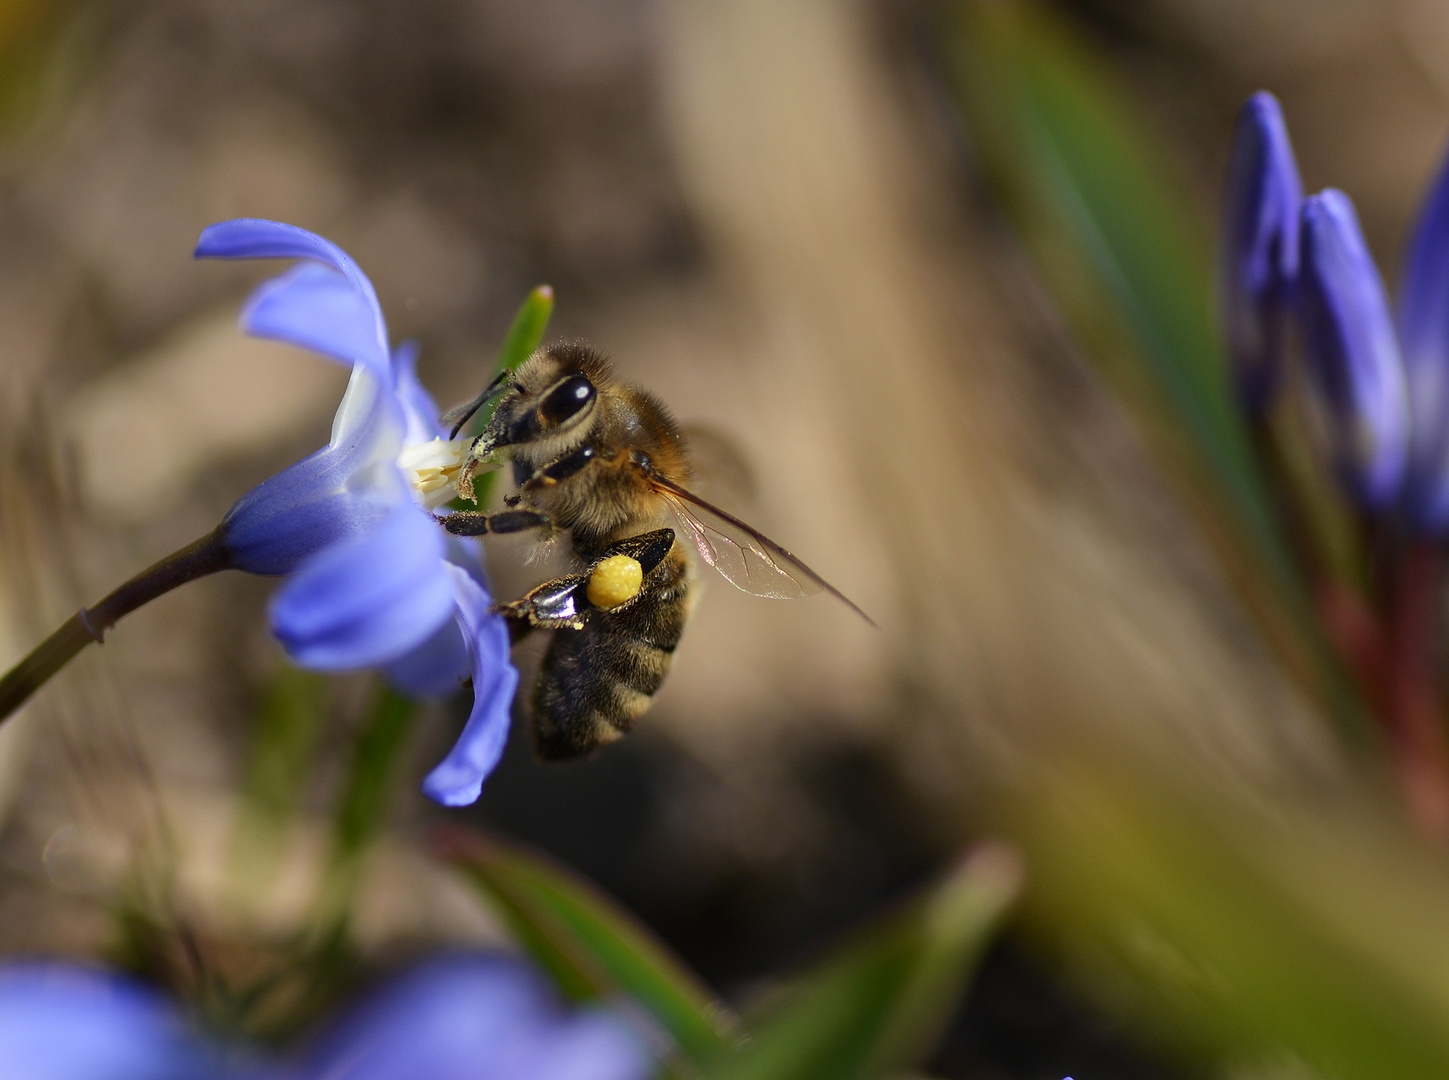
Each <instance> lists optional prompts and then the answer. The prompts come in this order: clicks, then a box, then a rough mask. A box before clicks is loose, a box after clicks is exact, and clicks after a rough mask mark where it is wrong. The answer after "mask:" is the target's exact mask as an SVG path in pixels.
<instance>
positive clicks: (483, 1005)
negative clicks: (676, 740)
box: [0, 953, 651, 1080]
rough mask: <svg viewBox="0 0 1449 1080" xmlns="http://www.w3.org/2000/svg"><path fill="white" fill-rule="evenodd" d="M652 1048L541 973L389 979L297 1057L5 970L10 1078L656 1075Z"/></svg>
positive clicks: (486, 965)
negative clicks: (265, 1053)
mask: <svg viewBox="0 0 1449 1080" xmlns="http://www.w3.org/2000/svg"><path fill="white" fill-rule="evenodd" d="M650 1071H651V1063H650V1057H649V1053H648V1051H647V1048H646V1047H645V1046H644V1045H643V1044H642V1043H641V1041H640V1040H639V1039H638V1038H637V1037H636V1036H635V1035H634V1034H633V1033H632V1032H630V1031H629V1029H627V1028H626V1027H624V1026H623V1025H622V1024H621V1023H620V1022H619V1021H618V1020H616V1019H615V1018H614V1017H613V1016H612V1015H611V1014H609V1013H608V1012H606V1011H604V1010H603V1009H601V1008H597V1007H595V1008H585V1009H581V1010H569V1009H566V1008H564V1007H563V1006H562V1005H561V1004H560V1003H559V1002H558V1001H557V999H556V997H555V995H554V993H553V991H552V989H551V988H550V987H549V986H548V984H547V983H545V982H544V981H543V980H542V979H541V978H540V977H539V975H538V974H537V973H536V972H535V971H534V970H533V969H532V968H530V967H528V966H526V965H525V964H524V963H522V962H521V961H519V960H516V959H514V958H511V957H506V956H502V955H486V954H476V953H474V954H457V955H453V956H445V957H442V958H439V959H436V960H433V961H431V962H429V963H426V964H424V965H422V966H421V967H418V968H415V969H413V970H412V971H410V972H407V973H405V974H404V975H402V976H401V977H400V978H398V979H397V980H395V981H393V982H391V983H389V984H387V985H385V986H384V987H382V988H381V989H380V990H378V991H377V992H376V993H374V994H373V995H372V996H371V997H370V998H369V999H368V1000H366V1001H365V1002H364V1003H363V1004H362V1005H361V1006H360V1007H358V1008H356V1009H354V1010H352V1011H351V1012H349V1013H347V1014H345V1015H344V1016H343V1017H342V1018H341V1019H340V1020H339V1021H337V1022H336V1023H335V1024H334V1025H333V1026H332V1027H331V1029H330V1030H329V1031H327V1032H325V1033H324V1034H323V1035H322V1036H321V1037H320V1038H319V1039H317V1040H316V1041H315V1042H314V1044H313V1045H312V1046H311V1047H310V1048H309V1049H308V1050H306V1051H304V1052H303V1053H302V1054H301V1055H299V1056H298V1057H297V1058H296V1059H294V1060H292V1061H290V1062H286V1063H278V1062H269V1061H267V1060H265V1059H263V1058H262V1057H261V1056H260V1054H259V1053H257V1052H255V1051H248V1050H246V1048H243V1047H240V1046H237V1045H231V1046H227V1047H221V1046H219V1045H217V1044H215V1043H210V1042H207V1041H206V1040H204V1039H202V1038H201V1037H200V1036H199V1035H198V1034H197V1033H196V1032H195V1031H194V1030H193V1029H192V1028H191V1027H190V1026H189V1025H188V1024H187V1023H186V1022H185V1021H184V1019H183V1018H182V1016H181V1014H180V1012H179V1010H178V1009H176V1007H175V1006H174V1005H172V1004H171V1003H170V1002H168V1001H167V1000H166V999H165V998H163V997H161V996H160V995H159V994H157V993H155V992H154V991H151V990H149V989H147V988H145V987H143V986H141V985H140V984H138V983H135V982H132V981H131V980H129V979H125V978H122V977H120V976H117V975H112V974H107V973H103V972H99V971H94V970H91V969H88V968H82V967H77V966H73V965H67V964H59V963H56V964H24V965H17V966H14V967H10V968H0V1073H3V1075H4V1076H6V1077H11V1076H14V1077H16V1078H24V1080H226V1078H234V1080H242V1078H246V1080H413V1078H414V1077H428V1078H429V1080H494V1078H498V1080H504V1078H507V1080H643V1078H644V1077H645V1076H647V1075H649V1073H650Z"/></svg>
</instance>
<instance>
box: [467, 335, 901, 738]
mask: <svg viewBox="0 0 1449 1080" xmlns="http://www.w3.org/2000/svg"><path fill="white" fill-rule="evenodd" d="M493 399H497V401H498V405H497V408H496V410H495V411H494V413H493V415H492V417H491V418H490V419H489V420H488V423H487V424H486V426H485V427H484V429H483V432H482V433H481V434H480V435H479V436H478V437H477V439H475V440H474V442H473V444H472V446H471V448H470V452H469V455H468V459H467V461H466V463H465V464H464V466H463V469H462V471H461V474H460V477H459V484H458V489H459V493H460V495H462V496H463V497H464V498H465V499H470V500H471V499H472V497H473V477H474V475H475V473H476V472H477V470H478V469H480V468H482V467H483V466H486V465H493V464H504V463H508V462H511V463H512V466H513V477H514V480H515V482H516V484H517V492H516V493H515V494H513V495H510V496H509V497H508V498H507V499H506V500H505V503H506V504H507V506H508V509H506V510H502V511H499V512H496V513H484V512H478V511H458V512H455V513H453V514H450V515H447V516H445V517H443V518H441V519H440V521H441V522H442V524H443V526H444V528H446V529H447V530H448V531H449V532H450V533H453V534H454V535H457V536H479V535H482V534H484V533H515V532H523V531H527V530H532V529H537V530H540V531H541V532H542V533H543V534H544V538H545V539H546V538H547V537H548V536H549V535H550V534H551V535H554V536H561V535H563V534H567V535H568V537H569V540H570V543H571V546H572V550H573V555H574V557H575V559H576V562H577V565H578V567H579V571H578V572H577V573H573V574H569V575H567V576H564V577H560V578H556V579H554V580H552V581H546V582H544V583H543V584H542V585H539V586H538V587H537V588H535V589H533V590H532V591H530V592H529V593H528V594H527V595H526V596H524V597H523V598H522V599H521V600H516V601H513V602H512V603H506V604H501V605H499V607H498V610H499V612H500V613H501V614H503V615H504V616H505V617H506V618H508V619H509V620H510V626H511V627H512V629H513V640H514V641H515V642H517V641H518V640H519V639H520V638H522V637H523V636H525V635H526V634H528V633H529V632H530V631H532V630H535V629H544V630H553V631H556V633H555V634H554V638H553V641H552V642H551V643H550V645H549V648H548V651H547V653H546V654H545V656H544V659H543V665H542V667H541V669H540V671H539V675H538V682H537V684H536V685H535V687H534V691H533V725H532V730H533V741H534V748H535V751H536V753H537V754H538V756H539V757H540V758H542V759H544V760H558V759H564V758H571V757H577V756H579V755H581V754H586V753H588V752H590V751H592V750H594V749H596V748H598V747H600V746H602V745H604V744H606V743H610V742H613V741H614V740H615V739H617V738H619V737H620V736H621V735H623V734H625V733H626V732H627V731H628V730H629V729H630V727H631V726H632V725H633V723H634V721H635V720H636V719H638V717H639V716H640V715H641V714H642V713H643V712H644V711H645V710H646V709H648V708H649V705H650V703H651V701H652V699H653V696H654V694H655V692H656V691H657V690H658V689H659V687H660V685H661V684H662V683H663V682H664V677H665V675H666V674H668V672H669V665H670V660H671V659H672V657H673V654H674V649H675V647H676V646H677V645H678V644H679V639H680V636H681V635H682V634H683V632H684V627H685V624H686V623H687V622H688V621H689V616H690V613H691V610H692V608H693V606H694V600H695V597H696V590H695V587H694V585H695V582H694V570H693V566H692V563H691V560H690V558H689V557H688V555H687V553H686V550H685V545H684V544H680V543H677V542H676V541H677V539H678V532H677V531H676V529H675V528H672V527H670V525H669V524H668V522H670V521H671V520H672V523H673V524H674V525H675V526H678V530H679V531H682V532H683V533H684V535H685V536H687V537H688V538H689V540H690V541H692V543H693V546H694V547H695V549H696V550H697V551H698V553H699V556H700V557H701V558H702V559H703V560H704V561H705V562H706V563H708V564H709V565H710V566H713V567H714V568H715V569H716V570H718V571H719V572H720V573H721V574H723V575H724V577H725V578H726V579H728V580H729V581H730V582H731V583H733V584H734V585H736V586H737V587H738V588H740V589H742V590H744V591H745V592H747V593H752V594H754V595H756V596H770V597H799V596H807V595H810V594H813V593H819V592H822V591H823V592H828V593H830V594H831V595H832V596H835V597H837V598H838V599H840V600H842V601H844V602H845V603H846V604H848V605H849V606H850V608H851V609H852V610H854V611H855V612H857V613H858V614H860V615H861V617H862V618H865V619H866V621H868V622H869V621H870V617H869V616H867V615H866V614H865V613H864V612H863V611H861V610H860V608H858V607H856V605H855V604H854V603H852V602H851V601H850V600H848V599H846V597H845V596H844V595H842V594H841V593H840V591H839V590H837V589H836V588H834V587H833V586H832V585H830V584H828V583H827V582H826V581H825V580H824V579H823V578H821V577H820V575H819V574H817V573H815V571H813V570H811V569H810V568H809V567H808V566H806V565H805V564H804V563H803V562H801V561H800V560H799V559H798V558H796V557H795V556H794V555H792V554H790V552H788V551H786V550H785V549H784V548H782V547H781V546H780V545H779V544H776V543H775V542H774V541H773V540H770V539H768V538H767V537H765V536H764V535H762V534H761V533H760V532H759V531H758V530H756V529H753V528H751V527H750V526H749V525H747V524H745V523H744V522H743V521H741V520H739V519H738V518H736V517H733V516H732V515H730V514H727V513H725V512H724V511H723V510H720V509H719V508H717V507H715V506H711V505H710V504H709V503H707V502H705V501H704V500H703V499H701V498H699V497H698V496H696V495H694V494H692V493H691V492H690V491H689V488H688V487H687V486H686V485H688V484H689V483H690V482H691V479H692V473H691V468H690V459H689V449H688V446H687V445H686V442H685V439H684V437H683V436H682V435H681V433H680V431H679V428H678V426H677V425H676V424H675V422H674V420H673V418H672V417H671V416H670V415H669V412H668V410H667V409H666V408H665V407H664V405H663V404H661V403H660V402H659V401H658V400H657V399H656V398H655V397H653V395H651V394H649V393H646V392H645V391H643V390H641V389H639V388H637V387H634V386H630V385H627V384H625V383H621V382H618V381H617V380H615V379H614V377H613V375H612V373H611V370H610V364H609V361H608V360H607V359H606V358H605V357H604V356H602V355H601V354H600V353H598V352H597V351H595V350H594V349H592V348H590V347H589V346H587V345H583V344H578V343H568V344H561V345H554V346H551V347H549V348H547V349H540V350H539V351H538V352H536V353H534V354H533V355H532V356H531V357H529V358H528V359H527V360H526V361H524V363H523V364H522V365H521V366H520V367H519V368H518V370H517V371H516V372H505V373H504V374H502V375H500V376H499V377H498V378H497V379H496V380H494V382H493V383H492V384H491V385H489V386H488V387H487V388H486V389H485V390H484V391H483V393H482V394H480V395H479V396H478V397H477V398H475V399H474V400H472V401H470V402H468V403H467V404H465V405H461V406H459V407H458V408H456V409H454V410H452V411H451V412H449V413H448V414H447V415H446V416H445V417H444V421H445V423H447V424H451V425H453V433H452V436H451V437H456V436H457V432H458V431H459V430H460V429H461V428H462V426H463V425H464V424H465V423H467V421H468V420H469V418H471V417H472V416H473V415H474V413H476V412H477V411H478V410H479V409H480V408H482V407H483V406H484V405H485V404H486V403H487V402H488V401H490V400H493ZM872 625H874V624H872Z"/></svg>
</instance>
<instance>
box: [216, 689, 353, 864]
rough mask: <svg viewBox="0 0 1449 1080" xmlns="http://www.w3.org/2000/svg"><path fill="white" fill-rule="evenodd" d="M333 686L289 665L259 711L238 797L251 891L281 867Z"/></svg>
mask: <svg viewBox="0 0 1449 1080" xmlns="http://www.w3.org/2000/svg"><path fill="white" fill-rule="evenodd" d="M330 686H331V684H330V683H329V681H328V680H327V679H326V678H325V677H324V676H321V675H317V674H315V673H313V672H310V671H303V670H302V669H300V668H295V667H292V666H291V665H290V664H288V665H284V666H283V667H282V668H281V669H280V670H278V672H277V674H276V675H275V676H273V678H272V680H271V683H270V685H269V686H268V687H267V690H266V693H265V694H264V695H263V697H262V701H261V704H260V706H259V708H258V710H257V715H256V720H255V722H254V726H253V730H252V740H251V747H250V751H249V755H248V761H247V765H246V772H245V774H244V776H243V779H242V786H241V791H240V793H239V796H238V802H239V806H238V815H237V831H236V838H235V850H234V852H233V857H234V863H235V865H234V875H235V877H236V879H237V880H238V882H240V883H244V884H245V886H246V887H247V888H248V889H249V890H257V889H260V888H262V887H265V886H266V885H267V884H268V883H269V882H270V880H271V876H272V874H273V873H274V872H275V870H276V867H277V861H278V858H279V857H280V855H281V853H282V848H283V846H284V845H285V843H286V840H287V831H288V829H289V828H290V826H291V824H292V822H293V820H294V819H295V817H296V814H297V810H298V808H299V805H300V803H301V798H302V793H303V791H304V790H305V788H306V785H307V779H308V777H309V776H310V774H311V770H312V763H313V759H314V757H315V754H316V748H317V737H318V735H319V734H321V731H322V727H323V724H324V722H325V720H326V718H327V709H328V704H329V700H330V694H329V689H330Z"/></svg>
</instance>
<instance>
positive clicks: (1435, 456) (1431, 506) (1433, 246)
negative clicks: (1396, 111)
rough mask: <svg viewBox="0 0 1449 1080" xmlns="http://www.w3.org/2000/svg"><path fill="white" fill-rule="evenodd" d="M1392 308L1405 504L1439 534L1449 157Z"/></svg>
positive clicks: (1443, 513) (1446, 488) (1444, 493)
mask: <svg viewBox="0 0 1449 1080" xmlns="http://www.w3.org/2000/svg"><path fill="white" fill-rule="evenodd" d="M1398 316H1399V318H1398V328H1399V343H1400V345H1401V346H1402V348H1403V354H1404V371H1405V375H1406V376H1407V379H1408V384H1409V408H1410V413H1411V419H1412V423H1411V426H1410V429H1409V473H1408V478H1407V480H1406V482H1405V490H1404V494H1405V498H1404V507H1405V511H1406V513H1407V515H1408V517H1409V520H1410V522H1411V523H1412V524H1413V525H1414V526H1416V527H1417V528H1419V529H1421V530H1423V531H1426V532H1431V533H1436V534H1440V535H1442V534H1443V533H1444V532H1445V531H1446V530H1449V160H1446V162H1445V163H1444V165H1442V166H1441V167H1440V172H1439V176H1438V178H1437V179H1436V180H1435V182H1434V186H1433V188H1431V189H1430V192H1429V198H1428V200H1427V202H1426V203H1425V206H1424V209H1423V210H1422V211H1421V212H1420V214H1419V223H1418V226H1417V227H1416V228H1415V230H1414V237H1413V241H1412V243H1411V244H1410V247H1409V257H1408V261H1407V263H1406V264H1405V269H1404V276H1403V281H1402V282H1401V285H1400V291H1399V311H1398Z"/></svg>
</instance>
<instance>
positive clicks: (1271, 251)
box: [1218, 93, 1303, 413]
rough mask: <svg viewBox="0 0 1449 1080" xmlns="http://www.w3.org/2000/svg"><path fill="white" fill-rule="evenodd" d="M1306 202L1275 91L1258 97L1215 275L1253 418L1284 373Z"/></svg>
mask: <svg viewBox="0 0 1449 1080" xmlns="http://www.w3.org/2000/svg"><path fill="white" fill-rule="evenodd" d="M1302 201H1303V184H1302V182H1301V181H1300V180H1299V178H1298V166H1297V163H1296V162H1295V161H1294V159H1293V147H1292V145H1291V144H1290V143H1289V142H1288V129H1287V127H1286V125H1285V124H1284V122H1283V111H1282V109H1281V108H1280V107H1279V105H1278V100H1277V99H1276V98H1275V97H1273V95H1272V94H1268V93H1258V94H1254V95H1253V96H1252V97H1251V98H1249V99H1248V102H1247V104H1245V105H1244V106H1243V109H1242V111H1241V112H1240V113H1239V114H1238V120H1237V124H1236V125H1235V126H1234V128H1233V141H1232V148H1231V150H1230V151H1229V155H1228V175H1227V182H1226V184H1225V185H1224V191H1223V213H1222V230H1221V231H1222V235H1221V239H1220V245H1221V250H1220V259H1219V274H1218V277H1219V281H1218V286H1219V291H1220V293H1221V301H1222V306H1223V317H1224V320H1225V322H1226V327H1225V329H1226V331H1227V338H1228V354H1229V357H1230V360H1231V362H1232V369H1233V377H1234V380H1235V382H1236V384H1237V388H1238V393H1239V397H1240V398H1241V400H1242V401H1243V404H1244V406H1245V407H1246V408H1247V409H1248V410H1249V411H1250V412H1253V413H1259V412H1261V411H1262V410H1264V409H1266V408H1267V406H1268V404H1269V403H1270V402H1271V400H1272V396H1273V393H1274V391H1275V390H1276V389H1277V387H1278V383H1279V379H1280V376H1281V370H1282V366H1283V335H1284V330H1285V328H1286V324H1287V316H1288V311H1289V305H1290V303H1291V299H1292V292H1293V284H1294V281H1295V279H1296V277H1297V274H1298V228H1299V225H1298V221H1299V208H1300V204H1301V203H1302Z"/></svg>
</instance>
